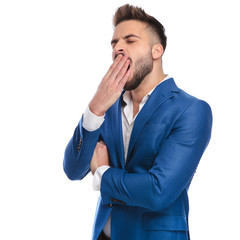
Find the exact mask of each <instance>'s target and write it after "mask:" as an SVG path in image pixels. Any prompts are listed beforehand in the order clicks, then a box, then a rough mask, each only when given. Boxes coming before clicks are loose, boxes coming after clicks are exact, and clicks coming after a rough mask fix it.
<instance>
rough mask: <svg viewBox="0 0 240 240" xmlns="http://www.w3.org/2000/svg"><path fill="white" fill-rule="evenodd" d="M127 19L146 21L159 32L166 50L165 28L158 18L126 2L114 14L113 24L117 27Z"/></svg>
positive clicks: (155, 31)
mask: <svg viewBox="0 0 240 240" xmlns="http://www.w3.org/2000/svg"><path fill="white" fill-rule="evenodd" d="M127 20H138V21H141V22H144V23H146V24H147V25H148V27H150V29H151V30H152V31H153V32H154V33H156V34H157V36H158V38H159V40H160V42H161V45H162V46H163V50H164V51H165V48H166V46H167V37H166V35H165V28H164V26H163V25H162V24H161V23H160V22H159V21H158V20H157V19H156V18H154V17H152V16H150V15H148V14H147V13H145V11H144V10H143V9H142V8H139V7H135V6H132V5H129V4H125V5H123V6H121V7H119V8H118V9H117V10H116V12H115V15H114V16H113V25H114V27H116V26H117V25H118V24H119V23H121V22H123V21H127Z"/></svg>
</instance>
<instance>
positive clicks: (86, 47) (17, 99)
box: [0, 0, 240, 240]
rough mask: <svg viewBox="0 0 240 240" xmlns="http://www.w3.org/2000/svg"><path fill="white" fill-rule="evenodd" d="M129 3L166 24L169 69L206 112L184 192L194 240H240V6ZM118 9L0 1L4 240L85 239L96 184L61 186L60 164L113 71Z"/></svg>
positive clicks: (102, 4)
mask: <svg viewBox="0 0 240 240" xmlns="http://www.w3.org/2000/svg"><path fill="white" fill-rule="evenodd" d="M128 2H129V3H131V4H134V5H135V4H137V5H138V6H141V7H143V8H144V9H145V10H146V12H147V13H149V14H151V15H153V16H155V17H156V18H157V19H158V20H159V21H160V22H162V23H163V25H164V26H165V28H166V34H167V36H168V46H167V50H166V52H165V54H164V58H163V61H164V69H165V73H168V74H170V75H171V76H173V77H174V78H175V80H176V82H177V85H178V86H179V87H180V88H182V89H184V90H185V91H187V92H188V93H190V94H192V95H195V96H197V97H199V98H201V99H204V100H206V101H207V102H208V103H209V104H210V105H211V107H212V110H213V116H214V124H213V132H212V139H211V143H210V145H209V147H208V149H207V150H206V152H205V154H204V156H203V158H202V160H201V163H200V165H199V168H198V170H197V173H196V174H195V177H194V179H193V182H192V185H191V188H190V193H189V197H190V229H191V235H192V239H193V240H202V239H204V240H210V239H211V240H213V239H216V240H222V239H223V240H226V239H234V240H235V239H240V233H239V214H240V211H239V202H240V197H239V196H240V194H239V182H240V178H239V175H240V174H239V160H240V157H239V149H240V147H239V143H240V141H239V136H240V131H239V130H240V129H239V122H240V116H239V102H240V101H239V96H238V94H239V93H238V92H239V90H238V88H239V85H238V82H239V80H240V79H239V74H238V73H239V54H240V49H239V42H240V36H239V22H240V17H239V7H238V5H237V4H238V1H233V0H228V1H221V0H218V1H217V0H216V1H215V0H202V1H195V0H182V1H179V0H169V1H166V0H165V1H161V0H159V1H153V0H148V1H140V0H139V1H128ZM125 3H126V1H120V0H119V1H116V0H115V1H106V0H105V1H73V0H68V1H66V0H41V1H40V0H38V1H37V0H28V1H27V0H22V1H17V0H15V1H14V0H5V1H4V0H1V2H0V80H1V85H0V104H1V108H0V110H1V118H0V119H1V124H0V141H1V142H0V146H1V150H0V191H1V193H0V194H1V196H0V221H1V222H0V239H3V240H9V239H11V240H15V239H25V240H32V239H34V240H38V239H39V240H40V239H41V240H42V239H45V240H50V239H51V240H52V239H69V240H70V239H71V240H75V239H76V240H77V239H90V238H91V231H92V230H91V229H92V224H93V219H94V212H95V206H96V200H97V197H98V193H97V192H93V191H92V188H91V187H92V186H91V184H92V176H91V175H90V174H89V175H88V176H87V177H86V178H85V179H84V180H82V181H81V182H80V181H75V182H72V181H70V180H68V179H67V177H66V176H65V174H64V172H63V170H62V160H63V154H64V149H65V147H66V144H67V143H68V141H69V139H70V138H71V136H72V134H73V131H74V129H75V126H76V125H77V123H78V121H79V119H80V117H81V115H82V113H83V112H84V110H85V108H86V106H87V104H88V102H89V100H90V99H91V97H92V95H93V94H94V92H95V89H96V87H97V85H98V83H99V81H100V80H101V78H102V77H103V75H104V74H105V72H106V71H107V69H108V67H109V65H110V63H111V47H110V40H111V37H112V31H113V27H112V16H113V14H114V12H115V10H116V8H117V7H119V6H121V5H122V4H125Z"/></svg>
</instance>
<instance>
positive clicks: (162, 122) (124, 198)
mask: <svg viewBox="0 0 240 240" xmlns="http://www.w3.org/2000/svg"><path fill="white" fill-rule="evenodd" d="M114 26H115V29H114V33H113V38H112V41H111V44H112V49H113V64H112V65H111V66H110V68H109V70H108V71H107V73H106V75H105V76H104V78H103V79H102V81H101V83H100V85H99V87H98V89H97V91H96V93H95V95H94V97H93V98H92V100H91V102H90V103H89V106H88V108H87V110H86V111H85V113H84V114H83V117H82V119H81V120H80V122H79V124H78V126H77V127H76V130H75V132H74V135H73V137H72V139H71V140H70V142H69V144H68V146H67V148H66V151H65V157H64V170H65V173H66V174H67V176H68V177H69V178H70V179H71V180H78V179H82V178H83V177H85V176H86V175H87V174H88V173H89V171H91V172H92V174H93V175H94V179H93V181H94V182H93V185H94V189H95V190H100V193H101V194H100V197H99V201H98V205H97V211H96V218H95V223H94V228H93V237H92V239H93V240H97V239H112V240H146V239H148V240H170V239H171V240H186V239H189V232H188V231H189V229H188V209H189V206H188V195H187V191H188V188H189V185H190V182H191V180H192V177H193V175H194V172H195V171H196V168H197V165H198V163H199V160H200V158H201V156H202V154H203V152H204V150H205V148H206V147H207V145H208V142H209V140H210V134H211V126H212V114H211V109H210V107H209V105H208V104H207V103H206V102H204V101H202V100H199V99H197V98H195V97H193V96H190V95H189V94H187V93H186V92H184V91H183V90H181V89H179V88H178V87H177V86H176V84H175V82H174V80H173V78H170V77H169V76H168V75H165V74H164V72H163V68H162V55H163V53H164V50H165V47H166V36H165V32H164V27H163V26H162V24H161V23H159V22H158V21H157V20H156V19H155V18H153V17H152V16H149V15H148V14H146V13H145V12H144V11H143V10H142V9H140V8H138V7H133V6H131V5H124V6H122V7H120V8H119V9H118V10H117V11H116V13H115V16H114ZM123 89H124V91H123Z"/></svg>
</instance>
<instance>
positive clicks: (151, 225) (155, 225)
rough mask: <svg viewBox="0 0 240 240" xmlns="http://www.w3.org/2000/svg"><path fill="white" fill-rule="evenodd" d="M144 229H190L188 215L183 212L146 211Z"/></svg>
mask: <svg viewBox="0 0 240 240" xmlns="http://www.w3.org/2000/svg"><path fill="white" fill-rule="evenodd" d="M142 224H143V229H144V230H152V231H153V230H155V231H156V230H163V231H164V230H165V231H188V225H187V220H186V217H185V216H184V215H182V214H169V215H167V214H161V213H144V214H143V218H142Z"/></svg>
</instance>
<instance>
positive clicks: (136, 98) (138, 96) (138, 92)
mask: <svg viewBox="0 0 240 240" xmlns="http://www.w3.org/2000/svg"><path fill="white" fill-rule="evenodd" d="M166 76H167V75H166V74H164V72H163V70H162V68H159V70H158V71H152V72H151V73H150V74H148V75H147V76H146V77H145V79H144V80H143V81H142V83H141V84H140V85H139V86H138V87H137V88H136V89H134V90H132V91H131V96H132V101H133V104H134V105H137V106H139V104H140V103H141V102H142V99H143V98H144V96H146V95H147V93H149V92H150V91H151V90H152V89H154V88H155V87H156V86H157V85H158V84H159V83H160V82H161V81H162V80H163V79H164V78H165V77H166Z"/></svg>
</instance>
